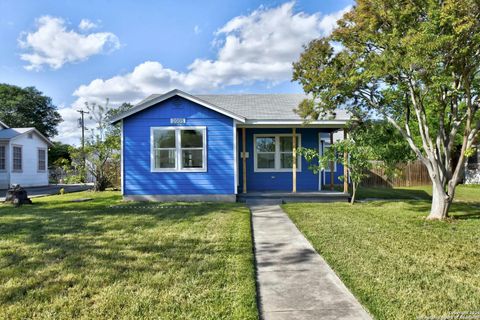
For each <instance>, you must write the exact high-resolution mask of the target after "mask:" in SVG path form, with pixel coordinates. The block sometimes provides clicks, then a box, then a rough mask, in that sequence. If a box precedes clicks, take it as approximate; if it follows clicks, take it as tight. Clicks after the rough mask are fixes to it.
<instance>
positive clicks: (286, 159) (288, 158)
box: [280, 153, 293, 169]
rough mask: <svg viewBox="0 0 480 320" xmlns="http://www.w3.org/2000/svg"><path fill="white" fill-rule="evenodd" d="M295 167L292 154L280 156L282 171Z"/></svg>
mask: <svg viewBox="0 0 480 320" xmlns="http://www.w3.org/2000/svg"><path fill="white" fill-rule="evenodd" d="M292 166H293V155H292V154H291V153H281V154H280V167H281V168H282V169H286V168H292Z"/></svg>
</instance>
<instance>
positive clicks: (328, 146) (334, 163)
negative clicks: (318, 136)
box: [323, 140, 337, 172]
mask: <svg viewBox="0 0 480 320" xmlns="http://www.w3.org/2000/svg"><path fill="white" fill-rule="evenodd" d="M330 146H331V144H330V142H328V141H325V140H323V154H325V152H327V149H329V148H330ZM324 170H325V172H330V162H329V164H328V166H327V167H326V168H324ZM333 172H337V161H333Z"/></svg>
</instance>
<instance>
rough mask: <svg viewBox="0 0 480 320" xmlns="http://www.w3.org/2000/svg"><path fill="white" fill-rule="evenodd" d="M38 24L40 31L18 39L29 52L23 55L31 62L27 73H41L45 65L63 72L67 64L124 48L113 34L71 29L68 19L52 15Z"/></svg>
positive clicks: (24, 58)
mask: <svg viewBox="0 0 480 320" xmlns="http://www.w3.org/2000/svg"><path fill="white" fill-rule="evenodd" d="M82 21H83V20H82ZM86 21H88V20H86ZM36 23H37V30H35V31H34V32H27V33H22V34H21V36H20V38H19V40H18V42H19V45H20V47H21V48H22V49H24V50H26V51H27V53H23V54H21V55H20V58H21V59H22V60H24V61H27V62H28V63H29V64H28V65H27V66H25V69H27V70H40V69H42V67H43V66H44V65H47V66H50V67H51V68H53V69H59V68H61V67H62V66H63V65H64V64H65V63H74V62H79V61H83V60H86V59H88V57H90V56H92V55H96V54H100V53H105V52H110V51H112V50H116V49H118V48H119V47H120V41H119V40H118V37H117V36H116V35H115V34H113V33H111V32H97V33H89V34H80V33H77V32H76V31H74V30H67V27H66V23H65V20H63V19H61V18H57V17H51V16H43V17H40V18H39V19H37V21H36ZM86 23H87V22H86Z"/></svg>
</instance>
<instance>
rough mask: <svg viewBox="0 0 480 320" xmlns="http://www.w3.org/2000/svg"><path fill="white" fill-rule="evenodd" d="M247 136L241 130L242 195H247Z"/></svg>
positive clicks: (243, 130)
mask: <svg viewBox="0 0 480 320" xmlns="http://www.w3.org/2000/svg"><path fill="white" fill-rule="evenodd" d="M246 145H247V135H246V133H245V128H242V168H243V171H242V175H243V190H242V192H243V193H247V154H246V153H247V151H246V150H247V147H246Z"/></svg>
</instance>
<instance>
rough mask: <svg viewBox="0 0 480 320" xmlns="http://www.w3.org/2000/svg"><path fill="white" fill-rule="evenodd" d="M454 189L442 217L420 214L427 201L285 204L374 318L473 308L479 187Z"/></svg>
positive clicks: (478, 302) (479, 285)
mask: <svg viewBox="0 0 480 320" xmlns="http://www.w3.org/2000/svg"><path fill="white" fill-rule="evenodd" d="M461 190H462V191H461V192H459V197H460V198H464V199H466V200H465V201H470V200H471V201H470V202H456V203H454V204H453V205H452V210H451V214H452V216H453V219H451V220H449V221H447V222H438V221H437V222H427V221H426V220H425V219H424V218H425V217H426V215H427V214H428V211H429V209H430V202H429V201H396V202H387V201H374V202H367V203H358V204H355V205H353V206H351V205H349V204H347V203H323V204H287V205H284V209H285V210H286V211H287V213H288V214H289V216H290V217H291V218H292V220H293V221H294V222H295V224H296V225H297V226H298V228H299V229H300V230H301V231H302V232H303V233H304V234H305V236H306V237H307V238H308V239H309V240H310V242H311V243H312V244H313V246H314V247H315V249H316V250H317V251H318V252H319V253H320V254H321V255H322V256H323V257H324V258H325V259H326V260H327V261H328V263H329V264H330V266H331V267H332V268H333V269H334V270H335V271H336V273H337V274H338V275H339V276H340V278H341V279H342V280H343V281H344V282H345V284H346V285H347V286H348V287H349V288H350V289H351V290H352V292H353V293H354V294H355V296H356V297H357V298H358V299H359V300H360V301H361V303H362V304H363V305H364V306H365V307H367V308H368V310H369V311H370V312H371V314H372V315H374V317H375V318H376V319H415V318H417V317H423V316H425V317H440V316H446V315H451V313H453V312H462V311H471V312H477V313H476V315H478V312H479V311H480V197H476V196H474V197H472V196H471V195H472V194H473V195H475V194H478V192H479V191H480V187H478V186H477V187H467V188H463V187H462V188H461ZM426 192H428V191H426ZM462 194H463V195H462ZM472 199H473V200H472Z"/></svg>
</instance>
